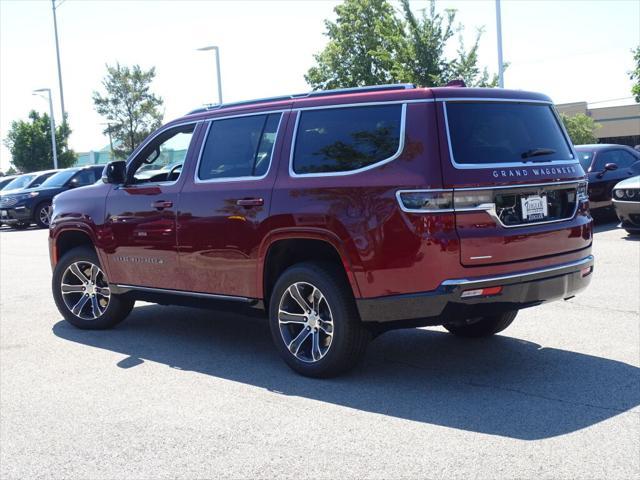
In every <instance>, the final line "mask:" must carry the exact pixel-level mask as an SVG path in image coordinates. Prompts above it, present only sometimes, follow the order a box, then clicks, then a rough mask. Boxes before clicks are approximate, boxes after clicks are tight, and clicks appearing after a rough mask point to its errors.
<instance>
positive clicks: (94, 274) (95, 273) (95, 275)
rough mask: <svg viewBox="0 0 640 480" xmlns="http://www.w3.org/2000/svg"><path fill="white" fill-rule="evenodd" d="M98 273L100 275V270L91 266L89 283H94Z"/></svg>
mask: <svg viewBox="0 0 640 480" xmlns="http://www.w3.org/2000/svg"><path fill="white" fill-rule="evenodd" d="M98 273H100V269H99V268H98V267H96V266H95V265H91V283H96V278H97V277H98Z"/></svg>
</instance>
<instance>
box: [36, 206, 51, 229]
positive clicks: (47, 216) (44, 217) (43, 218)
mask: <svg viewBox="0 0 640 480" xmlns="http://www.w3.org/2000/svg"><path fill="white" fill-rule="evenodd" d="M52 212H53V208H52V207H51V205H44V206H43V207H42V208H41V209H40V212H39V217H40V222H42V224H43V225H46V226H49V222H51V213H52Z"/></svg>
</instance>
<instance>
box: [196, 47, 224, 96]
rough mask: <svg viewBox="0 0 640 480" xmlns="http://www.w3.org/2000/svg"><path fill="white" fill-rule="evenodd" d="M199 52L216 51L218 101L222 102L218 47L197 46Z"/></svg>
mask: <svg viewBox="0 0 640 480" xmlns="http://www.w3.org/2000/svg"><path fill="white" fill-rule="evenodd" d="M196 50H198V51H199V52H208V51H209V50H215V51H216V73H217V75H218V103H220V104H222V82H221V80H220V49H219V48H218V47H216V46H215V45H211V46H209V47H202V48H197V49H196Z"/></svg>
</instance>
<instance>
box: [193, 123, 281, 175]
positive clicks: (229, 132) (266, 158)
mask: <svg viewBox="0 0 640 480" xmlns="http://www.w3.org/2000/svg"><path fill="white" fill-rule="evenodd" d="M280 116H281V114H279V113H272V114H270V115H252V116H249V117H239V118H229V119H226V120H214V121H213V122H212V123H211V127H210V128H209V134H208V136H207V140H206V142H205V145H204V149H203V151H202V158H201V160H200V166H199V168H198V178H199V179H200V180H211V179H217V178H237V177H261V176H263V175H265V174H266V173H267V170H268V169H269V163H270V162H271V155H272V152H273V146H274V144H275V140H276V134H277V130H278V123H279V122H280Z"/></svg>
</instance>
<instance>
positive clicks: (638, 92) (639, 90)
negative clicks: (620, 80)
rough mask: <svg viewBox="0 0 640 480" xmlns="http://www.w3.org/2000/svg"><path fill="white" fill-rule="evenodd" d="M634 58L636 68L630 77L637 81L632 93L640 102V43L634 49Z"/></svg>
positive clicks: (630, 73)
mask: <svg viewBox="0 0 640 480" xmlns="http://www.w3.org/2000/svg"><path fill="white" fill-rule="evenodd" d="M633 60H634V62H635V68H634V69H633V70H632V71H631V72H629V78H631V80H632V81H634V82H635V83H634V84H633V86H632V87H631V93H632V94H633V97H634V98H635V100H636V102H638V103H640V45H638V47H637V48H636V49H635V50H634V51H633Z"/></svg>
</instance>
